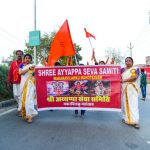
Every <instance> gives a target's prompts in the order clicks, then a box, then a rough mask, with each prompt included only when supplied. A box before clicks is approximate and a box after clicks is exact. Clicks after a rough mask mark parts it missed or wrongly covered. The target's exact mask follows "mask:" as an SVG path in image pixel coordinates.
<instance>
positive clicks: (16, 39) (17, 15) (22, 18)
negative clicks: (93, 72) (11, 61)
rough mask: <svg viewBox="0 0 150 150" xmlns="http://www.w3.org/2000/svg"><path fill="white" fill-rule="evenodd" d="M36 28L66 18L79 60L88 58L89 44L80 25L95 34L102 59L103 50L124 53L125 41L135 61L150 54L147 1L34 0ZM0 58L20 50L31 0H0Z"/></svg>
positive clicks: (46, 28)
mask: <svg viewBox="0 0 150 150" xmlns="http://www.w3.org/2000/svg"><path fill="white" fill-rule="evenodd" d="M36 1H37V30H40V31H41V32H42V33H44V32H52V31H54V29H55V30H58V29H59V27H60V26H61V25H62V24H63V22H64V21H65V20H66V19H68V22H69V26H70V31H71V35H72V39H73V41H74V42H75V43H77V44H79V45H80V46H81V47H82V48H83V50H82V52H81V55H83V62H84V63H86V62H87V61H88V60H89V61H90V58H91V53H92V50H91V46H90V43H89V41H88V39H87V38H86V37H85V32H84V27H86V28H87V31H88V32H90V33H91V34H93V35H94V36H95V37H96V40H94V39H91V43H92V46H93V47H94V48H95V53H96V57H97V59H100V60H102V59H103V60H106V58H105V50H106V49H108V48H115V49H120V50H121V52H122V54H123V55H126V56H128V55H129V54H130V53H129V49H128V48H127V47H128V46H129V43H130V42H131V43H132V44H133V46H134V48H133V53H132V55H133V58H134V61H135V63H136V64H137V63H138V64H139V63H145V57H146V56H148V55H149V56H150V24H149V10H150V0H53V1H51V0H36ZM0 4H1V5H0V18H1V21H0V22H1V23H0V41H1V42H0V43H1V44H0V59H1V58H2V57H3V56H4V57H5V58H6V57H8V56H9V55H10V54H12V52H13V50H15V49H24V48H25V41H27V42H28V36H29V31H32V30H34V17H33V8H34V7H33V4H34V0H0Z"/></svg>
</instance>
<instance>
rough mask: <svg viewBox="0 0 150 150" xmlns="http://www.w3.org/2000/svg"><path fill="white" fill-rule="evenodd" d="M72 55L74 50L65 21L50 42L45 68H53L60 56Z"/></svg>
mask: <svg viewBox="0 0 150 150" xmlns="http://www.w3.org/2000/svg"><path fill="white" fill-rule="evenodd" d="M74 55H75V49H74V46H73V42H72V38H71V33H70V29H69V24H68V20H66V21H65V22H64V23H63V25H62V26H61V27H60V29H59V31H58V32H57V33H56V35H55V37H54V39H53V41H52V44H51V47H50V55H49V57H48V64H47V66H54V64H55V62H56V61H58V60H59V59H60V57H62V56H74Z"/></svg>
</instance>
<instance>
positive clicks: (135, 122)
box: [121, 57, 140, 129]
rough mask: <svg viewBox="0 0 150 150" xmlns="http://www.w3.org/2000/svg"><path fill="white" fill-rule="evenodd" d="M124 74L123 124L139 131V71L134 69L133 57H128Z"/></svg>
mask: <svg viewBox="0 0 150 150" xmlns="http://www.w3.org/2000/svg"><path fill="white" fill-rule="evenodd" d="M125 65H126V67H125V68H122V69H121V73H122V107H123V108H122V113H123V119H122V121H123V123H126V124H128V125H131V126H133V127H134V128H136V129H139V128H140V127H139V109H138V90H139V89H138V77H139V70H138V69H136V68H134V67H133V59H132V57H126V59H125Z"/></svg>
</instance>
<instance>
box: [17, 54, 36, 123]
mask: <svg viewBox="0 0 150 150" xmlns="http://www.w3.org/2000/svg"><path fill="white" fill-rule="evenodd" d="M31 61H32V56H31V55H30V54H26V55H25V56H24V64H21V65H20V66H19V74H20V75H21V83H20V95H21V97H22V118H23V119H25V120H26V121H27V122H28V123H31V122H32V117H33V116H35V115H37V114H38V112H37V111H36V110H35V108H34V104H35V98H36V97H35V78H34V65H33V64H31Z"/></svg>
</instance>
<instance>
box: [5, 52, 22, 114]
mask: <svg viewBox="0 0 150 150" xmlns="http://www.w3.org/2000/svg"><path fill="white" fill-rule="evenodd" d="M21 63H23V51H21V50H17V51H16V60H14V61H12V62H11V64H10V69H9V73H8V85H7V86H8V88H9V87H10V84H11V83H12V84H13V96H14V98H15V100H16V101H17V104H18V116H21V98H19V85H20V81H21V76H20V75H19V65H20V64H21Z"/></svg>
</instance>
